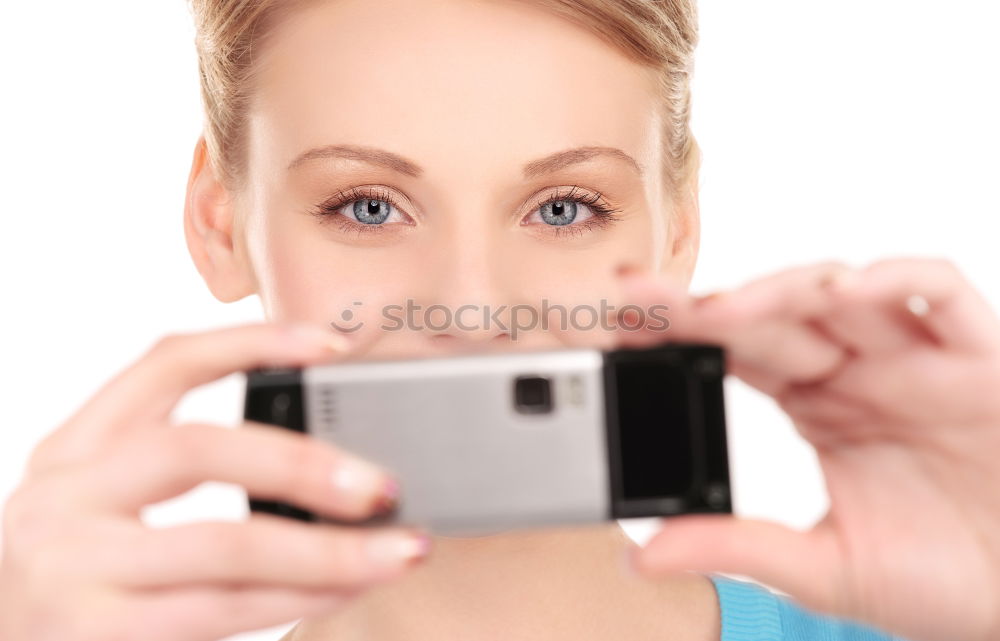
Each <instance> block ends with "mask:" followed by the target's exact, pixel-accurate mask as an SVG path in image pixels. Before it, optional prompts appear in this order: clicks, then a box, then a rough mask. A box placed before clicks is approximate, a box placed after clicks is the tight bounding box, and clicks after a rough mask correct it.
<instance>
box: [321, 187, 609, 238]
mask: <svg viewBox="0 0 1000 641" xmlns="http://www.w3.org/2000/svg"><path fill="white" fill-rule="evenodd" d="M577 189H579V187H578V186H577V185H573V187H572V188H571V189H570V190H569V192H567V193H565V194H560V193H558V192H557V193H555V194H553V195H552V196H550V197H549V198H547V199H545V200H543V201H541V202H539V203H537V204H536V205H535V209H532V210H531V211H532V213H534V212H535V211H536V210H537V209H540V208H541V207H544V206H545V205H550V204H552V203H556V202H574V203H578V204H582V205H586V206H587V208H588V209H590V211H591V212H592V213H593V216H591V217H590V218H587V219H586V220H584V221H583V222H581V223H576V224H574V223H569V224H567V225H545V224H543V225H540V226H543V227H548V228H551V229H549V230H547V232H548V233H550V234H553V235H555V236H557V237H563V236H567V235H580V234H582V233H584V231H589V230H592V229H595V228H598V227H600V228H603V227H607V226H608V225H610V224H612V223H613V222H615V221H617V220H618V219H619V216H618V213H619V212H620V211H621V210H620V209H615V208H614V207H612V206H611V205H610V204H608V203H607V201H605V200H604V197H603V196H602V195H601V194H600V193H597V192H594V193H592V194H588V195H581V196H575V195H574V194H575V193H576V191H577ZM359 200H376V201H381V202H385V203H388V204H389V205H391V206H392V207H396V208H397V209H399V205H398V204H397V202H396V200H395V199H394V198H393V197H392V194H390V193H389V191H388V190H387V189H379V188H370V187H352V188H350V189H348V190H346V191H338V192H337V193H336V194H334V195H333V196H331V197H330V198H328V199H326V200H325V201H323V202H322V203H320V204H319V205H318V206H317V207H316V209H315V210H313V212H312V213H313V214H314V215H316V216H317V217H319V218H320V220H321V221H322V222H328V221H329V222H333V223H335V224H336V225H338V226H339V227H340V228H341V229H342V230H344V231H348V232H354V233H356V234H358V235H359V236H360V235H362V234H378V233H383V232H384V231H385V229H384V228H385V227H387V226H388V225H386V224H385V223H380V224H377V225H371V224H365V223H356V222H354V221H352V220H350V219H349V218H347V216H343V215H340V214H338V213H337V212H338V211H340V209H341V208H342V207H344V205H350V204H352V203H354V202H357V201H359ZM522 224H523V223H522ZM532 226H535V225H532Z"/></svg>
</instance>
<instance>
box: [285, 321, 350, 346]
mask: <svg viewBox="0 0 1000 641" xmlns="http://www.w3.org/2000/svg"><path fill="white" fill-rule="evenodd" d="M288 330H289V331H290V332H291V333H292V334H294V335H295V336H296V337H298V338H302V339H305V340H307V341H310V342H316V343H320V344H324V345H326V346H327V347H328V348H330V350H331V351H334V352H346V351H348V350H349V349H350V347H351V341H350V340H348V339H347V337H345V336H344V335H343V334H337V333H335V332H332V331H330V330H328V329H326V328H323V327H319V326H316V325H310V324H308V323H294V324H292V325H290V326H289V328H288Z"/></svg>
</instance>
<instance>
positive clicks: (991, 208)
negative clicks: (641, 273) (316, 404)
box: [0, 0, 1000, 641]
mask: <svg viewBox="0 0 1000 641" xmlns="http://www.w3.org/2000/svg"><path fill="white" fill-rule="evenodd" d="M997 6H998V5H996V4H995V3H991V2H983V1H982V0H976V1H973V0H965V1H955V2H948V3H941V2H902V1H899V2H872V1H870V0H868V1H863V0H850V1H841V2H836V3H833V2H824V3H818V2H812V3H804V2H795V1H793V0H786V1H783V2H776V1H768V2H753V3H749V2H719V1H718V0H716V1H712V2H708V1H705V2H702V6H701V32H702V41H701V44H700V46H699V53H698V58H697V71H696V84H695V109H694V112H695V115H694V127H695V131H696V135H697V136H698V138H699V140H700V142H701V145H702V148H703V150H704V156H705V161H704V165H703V172H702V217H703V220H702V225H703V230H702V233H703V236H702V250H701V256H700V259H699V264H698V267H697V269H696V272H695V276H694V281H693V283H692V289H693V290H694V291H696V292H706V291H709V290H711V289H715V288H721V287H733V286H737V285H739V284H740V283H742V282H744V281H745V280H747V279H749V278H752V277H756V276H758V275H763V274H765V273H768V272H771V271H773V270H777V269H781V268H784V267H787V266H790V265H792V264H798V263H807V262H814V261H819V260H825V259H829V258H839V259H842V260H845V261H848V262H850V263H854V264H857V265H861V264H864V263H866V262H869V261H871V260H875V259H877V258H880V257H885V256H891V255H936V256H946V257H949V258H951V259H952V260H954V261H956V262H957V263H958V264H959V266H960V267H961V268H962V269H963V271H964V272H965V273H966V274H967V276H968V277H969V279H970V280H972V282H973V283H974V284H975V285H976V286H977V287H978V288H980V289H981V290H982V291H983V292H984V293H985V294H986V295H987V296H988V297H989V299H990V300H991V301H992V302H993V304H994V305H995V306H996V307H997V308H1000V305H997V301H998V300H1000V278H998V274H997V270H996V267H997V259H996V253H997V247H996V245H997V231H998V229H1000V227H998V224H997V219H998V216H1000V195H998V186H1000V181H998V176H1000V152H998V149H1000V125H998V114H1000V90H998V80H997V78H998V77H1000V39H998V38H996V36H995V30H996V26H997V25H998V24H1000V20H998V18H1000V10H998V8H997ZM192 38H193V26H192V23H191V19H190V16H189V15H188V13H187V9H186V5H185V4H184V3H183V2H182V1H181V0H159V1H157V2H136V1H135V0H117V1H110V0H105V1H102V2H76V1H71V0H62V1H60V2H45V3H40V2H11V3H8V4H7V5H6V6H5V7H4V17H3V20H2V21H0V61H2V62H0V64H2V76H0V82H2V85H0V86H2V100H0V141H2V147H0V149H2V152H0V153H2V155H0V163H2V168H0V169H2V171H0V185H2V192H0V193H2V198H3V199H2V207H3V213H2V217H0V225H2V228H3V233H2V234H0V243H2V245H0V260H2V267H3V269H2V274H3V290H2V293H3V301H4V305H3V309H4V314H3V316H4V318H3V332H2V339H0V340H2V341H3V351H2V354H3V365H4V367H3V368H2V374H0V375H2V377H3V380H2V388H3V390H4V395H3V400H4V408H3V409H4V412H3V419H2V430H3V437H2V440H0V499H5V497H6V496H7V495H8V494H9V492H10V491H11V490H12V489H13V488H14V487H15V485H16V484H17V483H18V480H19V478H20V475H21V466H22V465H23V463H24V461H25V459H26V456H27V455H28V453H29V451H30V450H31V448H32V447H33V446H34V444H35V443H36V442H37V441H38V440H39V439H40V438H41V437H42V436H43V435H44V434H46V433H47V432H49V431H50V430H52V429H53V428H55V427H56V426H57V425H59V424H60V423H61V422H62V421H63V420H64V419H65V418H66V417H67V416H68V415H69V414H70V413H71V412H72V411H73V410H74V408H75V407H77V406H78V405H79V404H80V403H82V402H83V401H84V400H85V399H86V398H88V397H89V396H90V395H91V394H93V392H94V391H95V390H96V389H97V388H98V386H99V385H101V384H102V383H103V382H104V381H105V380H106V379H107V378H109V377H110V376H111V375H112V374H113V373H115V372H116V371H118V370H119V369H120V368H122V367H123V366H124V365H125V364H126V363H128V362H129V361H130V360H131V359H133V358H135V357H136V356H138V355H139V354H140V352H141V351H142V350H144V349H145V348H146V347H147V346H149V344H150V343H151V342H152V341H154V340H155V339H156V338H157V337H158V336H160V335H161V334H164V333H167V332H177V331H189V330H191V331H194V330H199V329H205V328H209V327H214V326H221V325H227V324H235V323H241V322H247V321H255V320H260V319H262V318H263V317H262V313H261V310H260V307H259V303H258V300H257V299H256V298H249V299H245V300H243V301H240V302H238V303H234V304H230V305H223V304H221V303H219V302H218V301H216V300H215V299H214V298H212V296H211V295H210V293H209V292H208V289H207V288H206V287H205V285H204V284H203V282H202V281H201V280H200V277H199V276H198V274H197V272H196V271H195V268H194V266H193V264H192V262H191V260H190V258H189V256H188V254H187V250H186V248H185V245H184V239H183V234H182V227H181V213H182V203H183V197H184V187H185V181H186V177H187V171H188V167H189V162H190V157H191V152H192V149H193V145H194V141H195V139H196V137H197V135H198V132H199V128H200V124H201V113H200V104H199V93H198V84H197V72H196V62H195V52H194V45H193V41H192ZM240 384H241V379H240V378H239V377H237V376H235V375H234V376H231V377H229V378H227V379H224V380H222V381H220V382H218V383H216V384H213V385H209V386H206V387H204V388H201V389H199V390H197V391H195V392H194V393H192V394H191V395H189V396H188V397H187V398H186V399H185V400H184V401H183V403H182V404H181V406H180V408H179V410H178V412H177V417H179V418H181V419H187V418H195V417H198V418H202V419H206V420H211V421H215V422H219V423H223V424H230V425H234V424H235V423H236V422H237V421H238V420H239V409H240V408H239V401H240V398H241V393H242V391H241V386H240ZM727 401H728V403H729V406H728V413H729V421H730V435H731V436H730V438H731V445H732V465H733V473H734V482H735V499H736V508H737V511H738V513H740V514H742V515H746V516H753V517H763V518H769V519H774V520H778V521H781V522H784V523H787V524H790V525H794V526H799V527H805V526H808V525H809V524H810V523H812V522H813V521H814V520H816V519H817V518H818V517H819V516H821V515H822V513H823V511H824V510H825V507H826V498H825V495H824V493H823V484H822V478H821V476H820V475H819V472H818V469H817V466H816V462H815V458H814V456H813V453H812V450H811V449H810V447H809V446H808V445H807V444H805V443H804V442H803V441H801V440H800V439H799V438H798V437H797V435H796V434H795V432H794V430H793V428H792V426H791V425H790V423H789V422H788V421H787V419H786V418H785V417H784V416H783V415H782V414H781V413H780V412H778V411H777V410H776V408H775V406H774V404H773V402H772V401H770V399H768V398H766V397H764V396H762V395H760V394H758V393H756V392H755V391H753V390H752V389H750V388H749V387H747V386H746V385H744V384H743V383H741V382H740V381H738V380H729V382H728V383H727ZM243 496H244V495H243V493H242V491H241V490H239V489H238V488H236V487H233V486H227V485H223V484H216V483H207V484H205V485H203V486H201V487H200V488H198V489H196V490H194V491H192V492H190V493H189V494H187V495H184V496H182V497H180V498H178V499H175V500H173V501H170V502H167V503H164V504H160V505H158V506H156V507H154V508H151V509H148V510H147V513H146V518H147V519H148V522H150V523H151V524H167V523H176V522H181V521H185V520H194V519H201V518H219V517H224V518H225V517H231V518H233V519H237V518H241V517H242V516H243V515H244V514H245V506H244V504H243V503H242V499H243ZM651 525H652V523H651V522H650V521H642V522H636V521H633V522H628V523H627V528H628V530H629V533H630V534H632V535H633V536H634V537H636V538H638V539H643V538H645V537H646V536H648V534H649V532H650V530H649V527H650V526H651ZM290 625H291V624H289V625H286V626H280V627H276V628H273V629H270V630H267V631H263V632H261V633H258V634H248V635H242V636H241V637H240V638H241V639H244V640H249V639H259V640H261V641H263V640H267V639H277V638H278V637H279V636H280V635H281V634H282V633H283V632H284V631H285V630H286V629H288V628H289V627H290Z"/></svg>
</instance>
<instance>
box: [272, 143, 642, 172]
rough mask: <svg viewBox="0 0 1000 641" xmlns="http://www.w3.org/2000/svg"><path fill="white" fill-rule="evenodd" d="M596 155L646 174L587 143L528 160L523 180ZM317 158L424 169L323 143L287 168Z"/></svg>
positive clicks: (610, 150)
mask: <svg viewBox="0 0 1000 641" xmlns="http://www.w3.org/2000/svg"><path fill="white" fill-rule="evenodd" d="M598 156H606V157H608V158H617V159H618V160H621V161H624V162H625V163H627V164H628V165H629V166H631V167H632V169H633V170H635V172H636V174H638V175H639V176H640V177H642V176H643V175H644V174H645V169H644V168H643V166H642V165H640V164H639V163H638V162H636V160H635V158H633V157H632V156H630V155H628V154H627V153H625V152H624V151H622V150H621V149H618V148H616V147H602V146H587V147H576V148H574V149H566V150H564V151H557V152H556V153H554V154H549V155H548V156H545V157H543V158H539V159H538V160H533V161H531V162H529V163H528V164H526V165H525V166H524V169H523V174H524V178H525V180H530V179H532V178H537V177H538V176H542V175H545V174H550V173H553V172H556V171H558V170H560V169H563V168H565V167H569V166H570V165H575V164H578V163H582V162H586V161H588V160H590V159H591V158H596V157H598ZM320 158H344V159H347V160H355V161H358V162H364V163H368V164H371V165H379V166H382V167H387V168H388V169H391V170H393V171H395V172H397V173H401V174H404V175H407V176H411V177H413V178H418V177H420V176H421V175H422V174H423V173H424V170H423V168H422V167H420V166H419V165H418V164H417V163H415V162H413V161H412V160H409V159H407V158H404V157H403V156H400V155H399V154H395V153H393V152H391V151H386V150H384V149H378V148H375V147H363V146H359V145H326V146H324V147H316V148H315V149H310V150H308V151H306V152H303V153H302V154H299V155H298V156H297V157H296V158H295V160H293V161H292V162H291V163H289V165H288V169H289V170H291V169H294V168H295V167H298V166H299V165H301V164H303V163H305V162H308V161H310V160H316V159H320Z"/></svg>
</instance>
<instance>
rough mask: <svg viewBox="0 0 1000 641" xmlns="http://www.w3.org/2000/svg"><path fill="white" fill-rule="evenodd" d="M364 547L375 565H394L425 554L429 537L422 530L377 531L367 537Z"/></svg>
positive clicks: (427, 550)
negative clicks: (415, 531) (416, 531)
mask: <svg viewBox="0 0 1000 641" xmlns="http://www.w3.org/2000/svg"><path fill="white" fill-rule="evenodd" d="M365 548H366V550H365V551H366V553H367V554H368V558H369V560H371V561H372V562H373V563H375V564H376V565H379V566H383V567H395V566H398V565H399V564H401V563H407V562H412V561H415V560H417V559H421V558H424V557H425V556H427V554H428V553H429V552H430V549H431V538H430V536H428V535H427V534H425V533H423V532H420V533H414V532H397V531H389V532H378V533H376V534H373V535H371V537H369V539H368V540H367V541H366V542H365Z"/></svg>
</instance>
